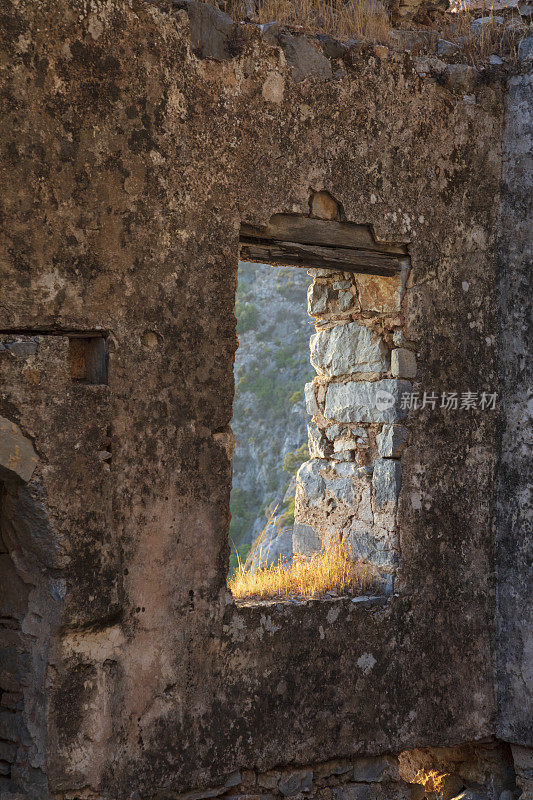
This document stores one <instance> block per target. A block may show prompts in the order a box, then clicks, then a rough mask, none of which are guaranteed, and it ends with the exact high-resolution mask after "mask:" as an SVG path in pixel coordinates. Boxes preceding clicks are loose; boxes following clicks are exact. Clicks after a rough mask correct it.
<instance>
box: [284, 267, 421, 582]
mask: <svg viewBox="0 0 533 800" xmlns="http://www.w3.org/2000/svg"><path fill="white" fill-rule="evenodd" d="M309 274H310V275H311V276H312V278H313V282H312V284H311V285H310V287H309V290H308V312H309V314H310V315H311V316H313V317H315V327H316V333H315V334H313V336H311V340H310V350H311V363H312V365H313V367H314V368H315V370H316V372H317V377H316V378H315V379H314V380H313V381H312V382H311V383H308V384H307V385H306V390H305V396H306V408H307V412H308V413H309V414H310V415H311V416H312V420H311V422H310V423H309V425H308V437H309V453H310V456H311V460H310V461H308V462H306V463H305V464H303V465H302V467H301V468H300V470H299V472H298V476H297V488H296V513H295V523H296V524H295V528H294V534H293V547H294V552H295V553H297V554H298V555H301V556H310V555H312V554H313V553H314V552H317V551H319V550H320V549H321V548H322V547H323V546H327V545H328V544H329V543H330V542H332V541H343V542H345V543H346V545H347V547H348V549H349V550H350V551H351V553H352V556H353V558H354V559H355V560H357V561H362V562H363V563H364V564H367V565H370V567H371V569H372V573H373V574H374V576H375V583H376V588H377V589H378V590H381V591H383V592H384V593H385V594H390V593H392V591H393V583H394V575H395V573H396V569H397V567H398V560H399V547H398V534H397V527H396V511H397V503H398V497H399V493H400V488H401V474H402V468H401V455H402V452H403V450H404V448H405V447H406V446H407V445H408V443H409V430H408V427H407V425H406V416H407V408H406V403H405V400H404V401H403V402H402V395H403V394H404V393H408V392H409V391H410V389H411V386H412V384H411V382H410V381H411V380H412V379H413V378H414V377H415V376H416V352H415V347H416V345H415V344H414V343H413V342H409V341H406V340H405V336H404V332H403V325H404V316H403V315H402V277H401V276H400V275H398V276H394V277H379V276H370V275H354V274H352V273H335V272H332V271H331V270H320V269H313V270H309Z"/></svg>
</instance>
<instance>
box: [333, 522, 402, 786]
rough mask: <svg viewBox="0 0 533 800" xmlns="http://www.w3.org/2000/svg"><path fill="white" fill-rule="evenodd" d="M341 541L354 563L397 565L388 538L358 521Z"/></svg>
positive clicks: (391, 544)
mask: <svg viewBox="0 0 533 800" xmlns="http://www.w3.org/2000/svg"><path fill="white" fill-rule="evenodd" d="M343 541H344V543H345V544H346V546H347V547H348V549H349V551H350V553H351V555H352V558H353V560H354V561H364V562H365V564H375V565H376V566H377V567H396V566H397V565H398V552H397V550H396V548H395V547H393V542H392V541H391V540H390V538H389V537H383V536H381V537H378V536H376V535H375V533H374V530H373V529H372V528H370V527H368V526H365V525H364V524H361V523H359V521H356V522H355V523H354V524H353V526H352V528H351V529H350V530H349V531H348V533H347V534H346V535H345V537H344V540H343ZM357 780H363V779H362V778H357Z"/></svg>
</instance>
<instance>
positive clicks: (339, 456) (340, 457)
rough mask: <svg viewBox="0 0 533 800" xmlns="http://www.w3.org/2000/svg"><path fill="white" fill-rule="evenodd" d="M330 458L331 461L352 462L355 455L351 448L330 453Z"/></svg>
mask: <svg viewBox="0 0 533 800" xmlns="http://www.w3.org/2000/svg"><path fill="white" fill-rule="evenodd" d="M330 458H331V459H332V461H338V462H352V461H353V460H354V458H355V456H354V451H353V450H343V451H342V452H340V453H332V454H331V456H330Z"/></svg>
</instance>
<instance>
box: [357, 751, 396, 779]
mask: <svg viewBox="0 0 533 800" xmlns="http://www.w3.org/2000/svg"><path fill="white" fill-rule="evenodd" d="M353 779H354V781H355V782H356V783H378V782H380V781H384V780H391V781H399V780H400V775H399V772H398V759H396V758H393V757H391V756H378V757H370V758H358V759H357V760H356V761H355V762H354V769H353Z"/></svg>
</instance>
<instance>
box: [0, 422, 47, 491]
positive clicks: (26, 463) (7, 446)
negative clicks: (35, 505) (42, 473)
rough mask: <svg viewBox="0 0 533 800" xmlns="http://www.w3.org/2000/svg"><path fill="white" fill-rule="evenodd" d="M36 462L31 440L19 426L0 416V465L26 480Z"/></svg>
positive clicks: (37, 460) (31, 473) (29, 476)
mask: <svg viewBox="0 0 533 800" xmlns="http://www.w3.org/2000/svg"><path fill="white" fill-rule="evenodd" d="M38 463H39V458H38V456H37V453H36V452H35V449H34V447H33V444H32V442H31V441H30V440H29V439H28V438H26V436H24V434H23V433H22V431H21V430H20V428H19V426H18V425H16V424H15V423H14V422H11V420H9V419H6V418H5V417H0V466H2V467H5V469H8V470H10V471H11V472H14V473H15V474H16V475H18V476H19V478H22V480H23V481H25V482H27V481H29V479H30V478H31V476H32V475H33V470H34V469H35V467H36V466H37V464H38Z"/></svg>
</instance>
